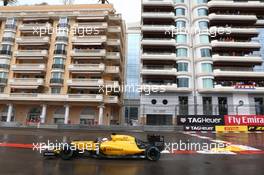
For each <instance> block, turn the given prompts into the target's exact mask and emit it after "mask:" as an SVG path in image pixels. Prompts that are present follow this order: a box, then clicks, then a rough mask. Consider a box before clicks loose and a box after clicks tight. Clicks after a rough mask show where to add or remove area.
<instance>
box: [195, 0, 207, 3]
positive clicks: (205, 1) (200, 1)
mask: <svg viewBox="0 0 264 175" xmlns="http://www.w3.org/2000/svg"><path fill="white" fill-rule="evenodd" d="M207 2H208V0H197V4H203V3H207Z"/></svg>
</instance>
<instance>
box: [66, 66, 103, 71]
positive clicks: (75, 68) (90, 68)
mask: <svg viewBox="0 0 264 175" xmlns="http://www.w3.org/2000/svg"><path fill="white" fill-rule="evenodd" d="M104 69H105V66H104V64H71V65H69V70H70V71H74V72H85V71H87V72H89V71H99V72H100V71H104Z"/></svg>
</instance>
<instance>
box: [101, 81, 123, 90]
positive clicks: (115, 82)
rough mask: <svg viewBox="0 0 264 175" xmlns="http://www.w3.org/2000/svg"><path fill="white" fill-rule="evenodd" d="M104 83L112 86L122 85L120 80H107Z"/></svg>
mask: <svg viewBox="0 0 264 175" xmlns="http://www.w3.org/2000/svg"><path fill="white" fill-rule="evenodd" d="M104 85H105V86H108V87H111V88H117V87H119V86H120V85H119V82H118V81H109V80H106V81H105V82H104Z"/></svg>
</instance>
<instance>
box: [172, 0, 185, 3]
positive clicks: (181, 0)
mask: <svg viewBox="0 0 264 175" xmlns="http://www.w3.org/2000/svg"><path fill="white" fill-rule="evenodd" d="M174 3H184V0H174Z"/></svg>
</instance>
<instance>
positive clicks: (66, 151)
mask: <svg viewBox="0 0 264 175" xmlns="http://www.w3.org/2000/svg"><path fill="white" fill-rule="evenodd" d="M73 156H74V151H73V150H72V149H71V148H69V147H67V146H66V147H64V148H63V149H62V150H61V151H60V157H61V158H62V159H63V160H70V159H72V158H73Z"/></svg>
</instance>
